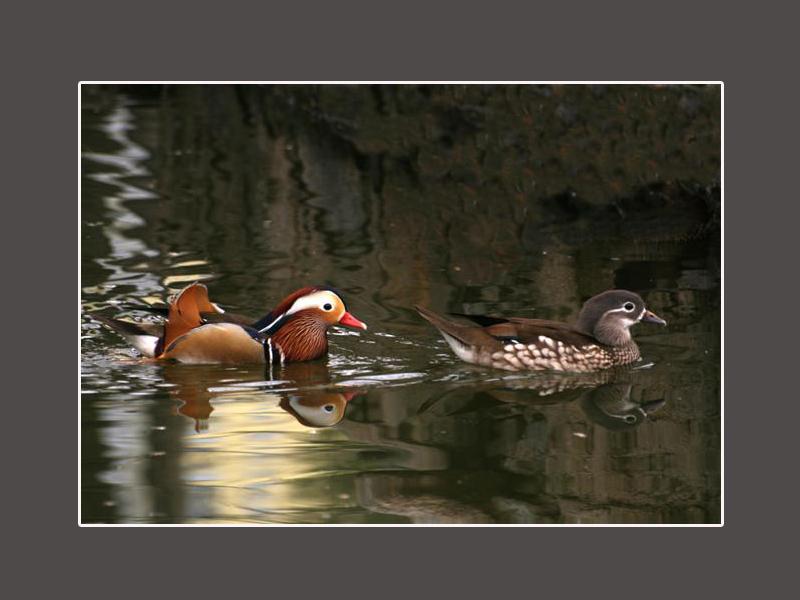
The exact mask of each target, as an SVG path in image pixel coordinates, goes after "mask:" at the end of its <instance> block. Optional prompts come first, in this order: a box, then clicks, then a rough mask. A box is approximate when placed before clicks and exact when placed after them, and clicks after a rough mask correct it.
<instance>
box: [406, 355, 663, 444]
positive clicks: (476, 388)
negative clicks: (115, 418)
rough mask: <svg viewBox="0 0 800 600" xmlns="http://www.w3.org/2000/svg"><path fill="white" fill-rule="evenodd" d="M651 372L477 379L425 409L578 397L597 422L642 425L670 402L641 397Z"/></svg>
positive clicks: (456, 409)
mask: <svg viewBox="0 0 800 600" xmlns="http://www.w3.org/2000/svg"><path fill="white" fill-rule="evenodd" d="M649 375H650V374H649V373H647V372H644V371H641V370H638V369H630V368H620V369H610V370H607V371H602V372H598V373H586V374H572V373H555V372H554V373H542V374H536V375H530V376H524V377H519V378H505V379H501V380H497V381H491V382H486V383H481V384H477V385H475V384H473V385H471V386H469V389H465V388H456V389H453V390H450V391H448V392H447V393H445V394H443V395H441V396H439V397H438V398H432V399H430V400H428V402H426V403H425V404H423V405H422V406H421V407H420V410H419V412H420V413H425V412H428V411H431V410H437V411H439V412H441V411H442V410H443V411H444V412H445V413H450V414H452V413H455V412H461V411H464V410H467V409H466V405H467V404H469V403H472V402H473V401H474V400H475V399H476V398H481V399H486V400H490V401H494V402H497V401H499V402H502V403H505V404H511V405H521V404H522V405H526V406H531V405H533V406H537V405H538V406H552V405H556V404H568V403H572V402H575V403H577V404H578V406H580V407H581V409H582V410H583V412H584V414H585V415H586V417H587V418H588V419H589V420H590V421H591V422H593V423H595V424H597V425H600V426H601V427H603V428H605V429H608V430H611V431H620V430H624V429H632V428H634V427H637V426H639V425H641V424H642V423H643V422H645V421H646V420H647V418H648V417H650V416H651V415H652V414H653V413H655V412H657V411H658V410H660V409H661V408H663V407H664V405H665V404H666V400H665V399H664V398H658V399H655V400H641V401H639V400H636V398H643V397H645V396H646V395H647V391H648V390H649V389H650V387H651V385H650V381H649V379H648V377H649ZM437 405H438V407H441V408H438V407H437ZM443 405H444V406H443ZM434 407H437V408H434Z"/></svg>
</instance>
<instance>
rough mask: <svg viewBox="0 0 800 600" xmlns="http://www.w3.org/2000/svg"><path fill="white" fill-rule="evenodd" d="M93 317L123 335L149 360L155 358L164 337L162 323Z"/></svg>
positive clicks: (100, 316)
mask: <svg viewBox="0 0 800 600" xmlns="http://www.w3.org/2000/svg"><path fill="white" fill-rule="evenodd" d="M91 317H92V318H93V319H94V320H96V321H98V322H100V323H102V324H103V325H105V326H106V327H108V328H109V329H111V330H112V331H114V332H115V333H117V334H119V335H121V336H122V337H123V338H125V339H126V340H127V341H128V342H129V343H130V344H131V345H132V346H133V347H134V348H136V349H137V350H138V351H139V352H141V353H142V354H144V355H145V356H147V357H149V358H153V357H154V356H155V354H156V347H157V346H158V342H159V340H160V339H161V337H162V336H163V335H164V326H163V325H161V324H160V323H134V322H132V321H123V320H121V319H111V318H109V317H104V316H102V315H94V314H93V315H91Z"/></svg>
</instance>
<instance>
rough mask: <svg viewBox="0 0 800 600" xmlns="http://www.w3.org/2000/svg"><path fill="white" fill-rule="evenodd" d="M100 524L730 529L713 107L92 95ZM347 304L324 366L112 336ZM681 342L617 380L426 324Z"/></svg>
mask: <svg viewBox="0 0 800 600" xmlns="http://www.w3.org/2000/svg"><path fill="white" fill-rule="evenodd" d="M82 94H83V101H82V109H81V115H82V121H81V135H82V140H81V143H82V175H81V184H82V198H81V253H82V266H81V288H82V296H81V301H82V313H83V314H82V325H81V376H82V386H81V401H80V413H81V452H80V463H81V464H80V467H81V481H80V487H81V520H82V522H83V523H193V524H211V523H215V524H216V523H226V524H257V523H277V524H296V523H372V524H387V523H420V524H450V523H463V524H473V523H503V524H505V523H526V524H528V523H530V524H553V523H567V524H593V523H719V521H720V518H721V517H720V515H721V499H720V496H721V418H720V414H721V398H720V383H721V377H720V353H721V346H720V322H721V318H720V317H721V297H720V295H721V275H720V270H721V269H720V220H719V212H720V210H719V183H720V182H719V150H720V146H719V90H718V88H716V87H715V86H694V87H689V86H687V87H669V86H668V87H664V86H621V87H615V86H606V87H603V86H284V87H280V86H225V85H223V86H164V87H162V86H100V85H97V86H84V87H83V88H82ZM192 281H202V282H204V283H205V284H206V285H207V286H208V288H209V292H210V295H211V299H212V300H213V301H215V302H217V303H219V304H221V305H222V306H225V307H226V308H230V309H231V310H234V311H235V312H241V313H243V314H248V315H253V316H254V317H261V316H263V315H264V314H266V313H267V312H268V311H269V310H270V309H271V308H272V307H273V306H274V305H275V304H277V302H278V301H280V300H281V299H282V298H283V297H284V296H286V295H287V294H288V293H290V292H292V291H293V290H295V289H297V288H300V287H303V286H306V285H309V284H321V283H325V284H330V285H334V286H336V287H337V288H338V289H340V290H342V291H343V293H344V296H345V300H346V302H347V306H348V309H349V310H350V311H351V312H352V313H353V314H354V315H356V316H357V317H358V318H359V319H361V320H363V321H365V322H366V323H367V324H368V325H369V329H368V330H367V331H353V330H349V329H340V328H333V329H332V330H331V331H330V338H329V339H330V344H331V347H330V352H329V355H328V357H327V358H326V359H323V360H319V361H314V362H310V363H297V364H290V365H288V366H286V367H284V368H277V369H273V370H272V371H271V372H270V371H269V370H268V369H265V368H264V367H263V366H260V367H259V366H257V365H254V366H249V365H244V366H235V367H230V366H201V365H181V364H172V363H157V362H150V361H144V360H142V359H141V357H139V356H138V354H137V353H136V352H135V351H134V350H133V349H131V348H130V347H129V346H128V344H126V342H125V341H124V340H122V339H121V338H119V337H117V336H116V335H115V334H114V333H112V332H110V331H108V330H107V329H105V328H104V327H102V326H101V325H100V324H99V323H98V322H97V321H96V320H94V319H93V318H92V314H93V313H96V314H101V315H106V316H122V317H124V318H128V319H131V320H144V321H150V320H155V317H154V316H153V315H152V314H151V313H150V312H148V311H146V310H144V309H145V308H146V307H147V304H148V303H152V302H156V301H161V300H164V299H166V298H167V297H168V296H169V295H171V294H173V293H175V292H177V291H178V290H180V289H181V288H183V287H184V286H185V285H187V284H188V283H189V282H192ZM611 288H625V289H630V290H633V291H636V292H638V293H639V294H641V295H642V297H643V298H644V299H645V301H646V302H647V305H648V308H650V309H652V310H653V311H654V312H656V313H657V314H658V315H660V316H661V317H663V318H664V319H666V321H667V322H668V327H666V328H663V327H657V326H654V325H648V324H639V325H637V326H636V327H635V328H634V330H633V335H634V337H635V339H636V340H637V341H638V343H639V345H640V347H641V349H642V355H643V359H642V361H641V362H640V363H637V364H636V365H635V366H634V368H631V369H625V370H621V371H618V372H609V373H604V374H599V375H583V376H570V375H565V374H547V373H530V374H527V373H526V374H519V373H506V372H502V371H493V370H489V369H485V368H480V367H474V366H470V365H468V364H465V363H463V362H461V361H459V360H458V358H457V357H455V356H454V355H453V354H452V352H451V351H450V349H449V347H448V346H447V344H446V342H445V341H444V340H443V339H442V338H441V337H440V336H439V335H438V334H437V333H436V331H435V330H434V329H432V328H431V327H430V326H429V324H428V323H427V322H425V321H424V320H423V319H421V318H420V317H419V315H418V314H417V313H416V312H415V311H414V309H413V306H414V305H415V304H420V305H424V306H429V307H431V308H433V309H435V310H437V311H440V312H459V313H473V314H489V315H516V316H524V317H536V318H548V319H557V320H563V321H574V319H575V318H576V316H577V313H578V310H579V309H580V306H581V304H582V302H583V301H585V300H586V299H587V298H588V297H590V296H591V295H593V294H595V293H597V292H600V291H603V290H606V289H611Z"/></svg>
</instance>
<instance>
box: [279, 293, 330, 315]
mask: <svg viewBox="0 0 800 600" xmlns="http://www.w3.org/2000/svg"><path fill="white" fill-rule="evenodd" d="M337 306H342V301H341V299H340V298H339V296H337V295H336V294H334V293H333V292H330V291H328V290H320V291H318V292H312V293H311V294H307V295H305V296H302V297H301V298H298V299H297V300H295V301H294V304H292V307H291V308H290V309H289V310H287V311H286V314H287V315H293V314H294V313H296V312H300V311H301V310H307V309H309V308H314V309H317V310H324V311H325V312H330V311H332V310H334V309H336V307H337ZM342 311H344V308H342Z"/></svg>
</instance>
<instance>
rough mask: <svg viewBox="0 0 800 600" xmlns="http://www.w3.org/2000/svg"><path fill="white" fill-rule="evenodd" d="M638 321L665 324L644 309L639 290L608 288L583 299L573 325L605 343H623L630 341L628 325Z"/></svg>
mask: <svg viewBox="0 0 800 600" xmlns="http://www.w3.org/2000/svg"><path fill="white" fill-rule="evenodd" d="M639 321H643V322H645V323H656V324H658V325H666V324H667V322H666V321H665V320H664V319H662V318H661V317H659V316H657V315H656V314H655V313H653V312H651V311H649V310H647V307H646V306H645V304H644V300H642V298H641V297H640V296H639V294H635V293H633V292H629V291H627V290H608V291H607V292H603V293H602V294H597V296H593V297H592V298H589V299H588V300H587V301H586V303H585V304H584V305H583V308H582V309H581V313H580V315H578V323H577V328H578V329H579V330H580V331H583V332H584V333H588V334H590V335H592V336H594V337H595V338H596V339H597V340H598V341H599V342H601V343H603V344H606V345H608V346H624V345H625V344H628V343H629V342H630V341H631V334H630V331H629V329H630V327H631V326H632V325H635V324H636V323H638V322H639Z"/></svg>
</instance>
